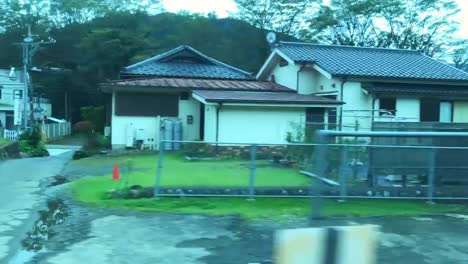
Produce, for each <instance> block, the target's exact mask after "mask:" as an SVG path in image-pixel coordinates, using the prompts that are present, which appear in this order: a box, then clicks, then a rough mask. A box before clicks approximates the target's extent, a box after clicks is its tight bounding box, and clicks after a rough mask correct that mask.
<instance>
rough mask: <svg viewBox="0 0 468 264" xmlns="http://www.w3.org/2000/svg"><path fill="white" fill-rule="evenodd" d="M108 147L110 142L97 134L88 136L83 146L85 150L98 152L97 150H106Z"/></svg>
mask: <svg viewBox="0 0 468 264" xmlns="http://www.w3.org/2000/svg"><path fill="white" fill-rule="evenodd" d="M109 147H110V140H109V138H107V137H105V136H103V135H101V134H98V133H93V134H90V135H88V140H87V142H86V145H85V146H84V148H85V149H87V150H98V149H106V148H109Z"/></svg>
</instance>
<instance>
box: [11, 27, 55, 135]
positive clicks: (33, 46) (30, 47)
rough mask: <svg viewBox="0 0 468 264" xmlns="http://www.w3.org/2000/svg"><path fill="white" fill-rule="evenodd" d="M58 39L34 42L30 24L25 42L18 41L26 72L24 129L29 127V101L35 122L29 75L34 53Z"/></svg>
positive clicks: (31, 118)
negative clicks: (27, 109)
mask: <svg viewBox="0 0 468 264" xmlns="http://www.w3.org/2000/svg"><path fill="white" fill-rule="evenodd" d="M55 42H56V41H55V40H54V39H52V38H50V37H49V40H48V41H43V40H41V41H39V42H34V38H33V35H32V34H31V26H28V34H27V35H26V37H25V38H24V39H23V42H21V43H17V45H20V46H21V47H22V50H23V72H24V90H23V118H22V119H23V122H22V123H23V129H26V128H27V127H28V117H27V111H26V108H27V106H28V101H29V122H30V123H31V124H32V123H33V122H34V113H33V110H34V103H33V100H32V96H33V95H34V93H33V92H34V91H33V89H34V88H33V86H32V84H31V76H30V75H29V69H30V68H31V62H32V58H33V56H34V54H35V53H36V51H37V50H38V49H39V47H40V46H41V45H47V44H53V43H55Z"/></svg>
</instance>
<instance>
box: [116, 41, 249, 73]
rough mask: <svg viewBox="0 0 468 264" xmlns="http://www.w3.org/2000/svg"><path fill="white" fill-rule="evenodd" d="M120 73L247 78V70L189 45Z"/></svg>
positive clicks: (126, 68) (129, 67) (127, 68)
mask: <svg viewBox="0 0 468 264" xmlns="http://www.w3.org/2000/svg"><path fill="white" fill-rule="evenodd" d="M121 74H122V75H127V76H128V75H130V76H137V77H138V76H139V77H144V76H163V77H184V78H212V79H233V80H248V79H251V78H252V77H251V75H250V73H248V72H245V71H243V70H240V69H238V68H235V67H233V66H230V65H228V64H225V63H223V62H220V61H218V60H215V59H213V58H211V57H208V56H206V55H204V54H202V53H201V52H199V51H197V50H195V49H194V48H192V47H189V46H185V45H184V46H180V47H178V48H175V49H173V50H170V51H168V52H165V53H163V54H160V55H157V56H155V57H152V58H150V59H147V60H144V61H142V62H139V63H136V64H133V65H130V66H128V67H125V68H124V69H123V70H122V71H121Z"/></svg>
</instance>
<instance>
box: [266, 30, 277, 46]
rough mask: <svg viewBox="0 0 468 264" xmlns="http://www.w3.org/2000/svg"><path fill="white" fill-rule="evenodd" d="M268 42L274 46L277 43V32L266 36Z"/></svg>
mask: <svg viewBox="0 0 468 264" xmlns="http://www.w3.org/2000/svg"><path fill="white" fill-rule="evenodd" d="M266 40H267V41H268V43H270V45H271V46H273V45H274V44H275V43H276V33H275V32H268V34H267V35H266Z"/></svg>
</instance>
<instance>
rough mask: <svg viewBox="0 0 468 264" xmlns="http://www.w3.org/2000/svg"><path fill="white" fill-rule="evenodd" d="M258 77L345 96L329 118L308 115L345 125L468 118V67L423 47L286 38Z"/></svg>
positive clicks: (313, 92) (424, 123) (421, 124)
mask: <svg viewBox="0 0 468 264" xmlns="http://www.w3.org/2000/svg"><path fill="white" fill-rule="evenodd" d="M257 79H259V80H264V81H266V80H268V81H274V82H276V83H278V84H280V85H283V86H286V87H288V88H291V89H293V90H295V91H296V92H297V93H299V94H303V95H317V96H325V97H328V98H333V99H337V100H340V101H343V102H344V103H345V104H343V106H342V107H340V108H339V109H338V111H337V112H336V113H335V112H329V113H328V115H324V117H325V118H326V117H328V120H320V116H318V117H319V118H318V119H317V118H314V117H312V118H310V119H309V120H307V121H308V122H324V123H327V121H328V123H337V128H338V129H342V130H356V129H358V130H372V129H377V128H382V127H389V128H390V127H392V124H390V123H395V122H396V123H400V124H401V123H402V122H405V124H406V125H411V124H410V123H413V126H412V127H413V128H415V127H418V126H419V127H421V128H422V127H425V126H426V127H427V128H430V129H432V128H435V127H437V126H438V124H441V123H468V73H466V72H464V71H461V70H459V69H456V68H454V67H452V66H449V65H446V64H444V63H441V62H439V61H436V60H434V59H432V58H430V57H428V56H425V55H424V54H422V53H421V52H419V51H411V50H398V49H383V48H362V47H349V46H334V45H317V44H309V43H296V42H280V43H278V44H277V45H276V46H275V48H274V50H273V52H272V53H271V55H270V56H269V58H268V59H267V61H266V62H265V64H264V65H263V67H262V68H261V70H260V71H259V73H258V75H257ZM324 109H325V110H326V108H323V109H320V110H319V111H321V110H324ZM316 117H317V115H316ZM414 123H417V125H416V126H414ZM405 124H403V125H405ZM454 125H455V124H454ZM445 127H446V124H445Z"/></svg>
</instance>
